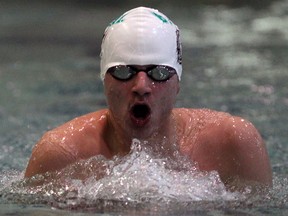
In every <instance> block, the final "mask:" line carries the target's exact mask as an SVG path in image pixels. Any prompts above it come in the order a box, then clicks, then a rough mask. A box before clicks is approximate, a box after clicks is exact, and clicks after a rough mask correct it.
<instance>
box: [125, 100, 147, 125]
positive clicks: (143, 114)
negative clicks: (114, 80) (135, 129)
mask: <svg viewBox="0 0 288 216" xmlns="http://www.w3.org/2000/svg"><path fill="white" fill-rule="evenodd" d="M130 114H131V119H132V121H133V123H134V124H135V125H136V126H144V125H145V124H146V123H147V122H148V121H149V119H150V114H151V109H150V107H149V106H148V105H146V104H135V105H134V106H132V108H131V110H130Z"/></svg>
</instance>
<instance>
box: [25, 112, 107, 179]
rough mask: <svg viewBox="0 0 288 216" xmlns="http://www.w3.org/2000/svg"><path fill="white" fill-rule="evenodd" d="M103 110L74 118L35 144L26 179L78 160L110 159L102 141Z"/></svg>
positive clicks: (104, 125) (103, 126) (103, 129)
mask: <svg viewBox="0 0 288 216" xmlns="http://www.w3.org/2000/svg"><path fill="white" fill-rule="evenodd" d="M105 113H106V111H105V110H103V111H98V112H95V113H90V114H87V115H85V116H81V117H79V118H76V119H73V120H72V121H70V122H67V123H65V124H63V125H61V126H60V127H58V128H55V129H53V130H52V131H49V132H47V133H45V134H44V136H43V137H42V138H41V139H40V141H39V142H38V143H37V144H36V145H35V147H34V148H33V151H32V155H31V158H30V160H29V163H28V166H27V168H26V171H25V177H31V176H34V175H36V174H42V173H45V172H48V171H55V170H60V169H62V168H64V167H66V166H67V165H69V164H71V163H74V162H76V161H78V160H80V159H87V158H89V157H92V156H95V155H98V154H102V155H104V156H106V157H109V156H110V151H109V149H108V148H107V145H106V144H105V141H104V139H103V133H104V131H105V127H106V124H107V121H106V118H105Z"/></svg>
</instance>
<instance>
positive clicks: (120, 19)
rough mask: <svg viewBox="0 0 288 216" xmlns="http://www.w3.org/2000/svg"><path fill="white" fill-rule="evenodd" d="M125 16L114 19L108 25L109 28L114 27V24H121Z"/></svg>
mask: <svg viewBox="0 0 288 216" xmlns="http://www.w3.org/2000/svg"><path fill="white" fill-rule="evenodd" d="M125 16H126V14H123V15H122V16H120V17H119V18H118V19H115V20H113V21H112V22H111V23H110V24H109V26H112V25H114V24H118V23H121V22H123V21H124V19H123V18H124V17H125Z"/></svg>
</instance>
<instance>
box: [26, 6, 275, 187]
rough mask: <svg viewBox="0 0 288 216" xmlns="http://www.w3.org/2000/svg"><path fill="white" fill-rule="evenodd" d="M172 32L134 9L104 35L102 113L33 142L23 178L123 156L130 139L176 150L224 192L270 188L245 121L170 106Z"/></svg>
mask: <svg viewBox="0 0 288 216" xmlns="http://www.w3.org/2000/svg"><path fill="white" fill-rule="evenodd" d="M181 49H182V48H181V43H180V38H179V30H178V27H177V26H176V25H175V24H174V23H173V22H172V21H171V20H169V19H168V18H167V17H166V16H165V15H164V14H162V13H160V12H159V11H157V10H155V9H151V8H145V7H139V8H135V9H132V10H130V11H128V12H126V13H124V14H123V15H122V16H121V17H119V18H118V19H116V20H114V21H113V22H112V23H111V24H110V25H109V26H108V27H107V28H106V30H105V33H104V37H103V41H102V45H101V78H102V80H103V83H104V91H105V95H106V98H107V104H108V108H107V109H104V110H100V111H97V112H93V113H89V114H86V115H84V116H81V117H78V118H75V119H73V120H71V121H69V122H67V123H65V124H63V125H61V126H59V127H57V128H55V129H53V130H51V131H48V132H47V133H45V134H44V136H43V137H42V138H41V139H40V141H39V142H38V143H37V144H36V145H35V147H34V149H33V152H32V156H31V158H30V160H29V163H28V166H27V169H26V171H25V177H31V176H34V175H36V174H43V173H45V172H52V171H56V170H60V169H62V168H64V167H66V166H67V165H69V164H72V163H74V162H76V161H79V160H81V159H88V158H90V157H93V156H96V155H103V156H105V157H107V158H112V157H113V156H115V155H125V154H128V153H129V151H130V147H131V143H132V140H133V139H134V138H137V139H139V140H143V141H145V144H146V145H149V146H150V147H151V148H152V149H153V148H156V147H157V145H158V144H159V143H162V144H163V143H164V144H163V147H164V148H162V151H163V152H162V153H163V155H172V154H173V151H175V146H176V149H177V151H179V152H181V153H182V154H183V155H186V156H187V157H189V158H190V159H191V160H192V161H194V162H195V163H197V165H198V166H199V169H200V170H203V171H212V170H216V171H217V172H218V173H219V175H220V178H221V180H222V181H223V182H224V184H225V185H226V186H227V188H234V187H235V188H241V187H243V186H246V185H263V186H271V185H272V174H271V168H270V163H269V158H268V154H267V150H266V148H265V145H264V143H263V140H262V138H261V136H260V135H259V133H258V131H257V129H256V128H255V127H254V126H253V125H252V124H251V123H250V122H249V121H247V120H245V119H242V118H240V117H237V116H232V115H230V114H228V113H224V112H217V111H214V110H209V109H186V108H174V105H175V100H176V97H177V94H178V92H179V89H180V87H179V82H180V80H181V74H182V56H181V55H182V52H181Z"/></svg>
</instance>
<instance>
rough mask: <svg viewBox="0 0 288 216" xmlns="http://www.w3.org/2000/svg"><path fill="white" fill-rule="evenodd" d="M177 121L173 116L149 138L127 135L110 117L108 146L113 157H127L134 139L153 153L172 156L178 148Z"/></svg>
mask: <svg viewBox="0 0 288 216" xmlns="http://www.w3.org/2000/svg"><path fill="white" fill-rule="evenodd" d="M176 128H177V126H176V121H175V118H174V116H173V114H171V115H170V117H169V119H167V121H165V122H163V123H162V124H161V125H160V126H158V128H155V130H153V133H152V134H151V135H150V136H147V137H141V138H139V137H137V136H136V135H134V134H128V133H125V131H124V130H123V129H122V128H121V127H120V126H119V125H117V123H116V122H115V121H113V120H112V119H111V116H110V117H109V131H110V133H109V136H107V141H108V146H109V148H110V150H111V153H112V155H125V154H128V153H129V152H130V150H131V144H132V142H133V140H134V139H136V140H139V141H140V143H141V145H143V147H144V145H145V147H148V148H150V149H152V150H153V151H155V152H157V153H161V154H164V155H166V154H172V153H173V152H174V151H175V150H176V149H177V147H178V145H177V142H178V139H177V130H176Z"/></svg>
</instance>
